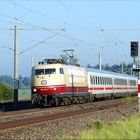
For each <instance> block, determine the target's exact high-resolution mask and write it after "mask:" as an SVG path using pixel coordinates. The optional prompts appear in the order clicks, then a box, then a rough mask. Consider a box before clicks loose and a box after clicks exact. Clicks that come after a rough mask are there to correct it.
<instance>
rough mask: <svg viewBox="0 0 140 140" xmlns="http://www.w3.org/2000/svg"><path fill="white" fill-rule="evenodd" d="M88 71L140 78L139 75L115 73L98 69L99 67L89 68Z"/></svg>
mask: <svg viewBox="0 0 140 140" xmlns="http://www.w3.org/2000/svg"><path fill="white" fill-rule="evenodd" d="M87 71H88V72H94V73H97V74H107V75H110V76H113V75H114V76H121V77H129V78H135V79H138V78H137V77H135V76H131V75H128V74H121V73H115V72H110V71H105V70H97V69H91V68H87Z"/></svg>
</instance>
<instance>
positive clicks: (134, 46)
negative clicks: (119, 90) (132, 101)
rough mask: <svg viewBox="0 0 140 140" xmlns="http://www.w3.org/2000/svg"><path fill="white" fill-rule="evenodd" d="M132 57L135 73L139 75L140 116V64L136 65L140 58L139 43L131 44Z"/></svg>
mask: <svg viewBox="0 0 140 140" xmlns="http://www.w3.org/2000/svg"><path fill="white" fill-rule="evenodd" d="M130 46H131V57H133V60H134V66H135V67H133V71H135V72H137V73H138V113H139V115H140V67H139V64H138V65H136V60H135V59H136V57H138V42H137V41H133V42H131V45H130Z"/></svg>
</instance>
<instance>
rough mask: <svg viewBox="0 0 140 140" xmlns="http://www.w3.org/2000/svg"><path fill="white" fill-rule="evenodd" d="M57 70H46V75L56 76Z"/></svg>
mask: <svg viewBox="0 0 140 140" xmlns="http://www.w3.org/2000/svg"><path fill="white" fill-rule="evenodd" d="M55 73H56V70H55V69H45V74H55Z"/></svg>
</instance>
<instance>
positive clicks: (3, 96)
mask: <svg viewBox="0 0 140 140" xmlns="http://www.w3.org/2000/svg"><path fill="white" fill-rule="evenodd" d="M11 99H13V89H12V88H11V87H10V86H8V85H6V84H3V83H0V101H2V100H11Z"/></svg>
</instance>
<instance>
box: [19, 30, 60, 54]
mask: <svg viewBox="0 0 140 140" xmlns="http://www.w3.org/2000/svg"><path fill="white" fill-rule="evenodd" d="M61 32H62V31H59V32H58V33H55V34H54V35H52V36H50V37H48V38H46V39H44V40H43V41H40V42H39V43H37V44H35V45H33V46H31V47H29V48H27V49H25V50H23V51H22V52H20V53H19V55H20V54H23V53H25V52H27V51H29V50H31V49H33V48H35V47H37V46H39V45H40V44H42V43H44V42H46V41H47V40H49V39H51V38H53V37H55V36H56V35H58V34H60V33H61Z"/></svg>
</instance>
